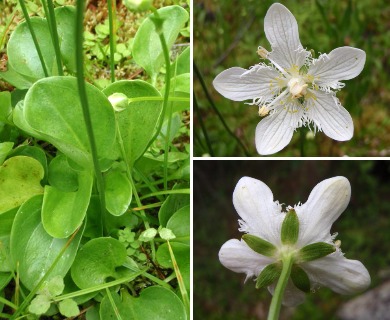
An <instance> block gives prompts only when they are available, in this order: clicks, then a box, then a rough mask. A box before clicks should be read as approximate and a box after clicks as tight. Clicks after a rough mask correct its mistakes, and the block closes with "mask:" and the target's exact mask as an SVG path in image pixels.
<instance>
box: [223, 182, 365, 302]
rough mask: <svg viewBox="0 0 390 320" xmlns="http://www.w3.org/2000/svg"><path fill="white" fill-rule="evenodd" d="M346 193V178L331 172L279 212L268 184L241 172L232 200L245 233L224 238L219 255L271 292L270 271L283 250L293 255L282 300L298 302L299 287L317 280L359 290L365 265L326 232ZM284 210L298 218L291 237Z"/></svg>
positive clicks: (348, 290)
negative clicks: (286, 229)
mask: <svg viewBox="0 0 390 320" xmlns="http://www.w3.org/2000/svg"><path fill="white" fill-rule="evenodd" d="M350 196H351V186H350V184H349V181H348V180H347V179H346V178H344V177H334V178H330V179H327V180H324V181H322V182H320V183H319V184H318V185H317V186H316V187H315V188H314V189H313V190H312V192H311V193H310V196H309V198H308V200H307V201H306V203H304V204H298V205H296V206H295V207H294V208H292V207H288V208H287V209H288V211H287V213H284V212H282V208H281V205H280V204H279V202H278V201H274V200H273V194H272V191H271V190H270V189H269V188H268V186H267V185H265V184H264V183H263V182H261V181H259V180H256V179H253V178H249V177H243V178H241V179H240V181H239V182H238V184H237V186H236V188H235V190H234V193H233V204H234V207H235V208H236V210H237V212H238V214H239V215H240V217H241V218H242V220H239V224H240V229H239V230H240V231H242V232H245V233H246V234H245V235H244V236H243V238H242V239H241V240H237V239H232V240H229V241H227V242H226V243H225V244H224V245H223V246H222V248H221V250H220V251H219V260H220V261H221V263H222V264H223V265H224V266H225V267H226V268H228V269H230V270H232V271H234V272H241V273H246V275H247V279H248V278H251V277H253V276H255V277H257V285H259V287H263V286H268V290H269V291H270V292H271V293H272V294H273V292H274V290H275V286H276V282H277V277H274V278H272V272H274V271H275V270H277V266H278V265H279V266H280V264H281V261H282V259H283V256H285V255H286V254H290V255H292V256H293V263H294V265H293V268H292V273H291V277H290V278H289V280H288V283H287V287H286V290H285V292H284V298H283V304H284V305H287V306H293V305H297V304H299V303H302V302H303V301H304V298H305V293H304V292H303V291H305V292H309V291H310V290H317V289H318V288H319V287H320V286H326V287H329V288H331V289H332V290H333V291H335V292H337V293H340V294H353V293H356V292H359V291H362V290H364V289H366V288H367V287H368V286H369V285H370V282H371V279H370V275H369V273H368V271H367V269H366V268H365V267H364V265H363V264H362V263H361V262H360V261H357V260H349V259H347V258H345V257H344V254H343V253H342V252H341V249H340V241H339V240H337V241H336V242H334V238H335V236H336V235H337V234H334V235H331V234H330V228H331V226H332V224H333V222H334V221H335V220H336V219H337V218H338V217H339V216H340V214H341V213H342V212H343V211H344V210H345V208H346V207H347V205H348V203H349V200H350ZM288 214H291V217H295V218H296V219H297V221H298V223H297V224H298V226H299V227H298V229H297V230H296V231H297V232H296V239H295V240H294V241H292V242H290V243H286V238H284V239H283V232H284V230H283V228H284V227H285V224H286V223H285V222H286V217H287V215H288ZM256 245H257V246H258V248H256ZM259 248H260V249H261V250H260V251H263V252H264V255H263V254H260V253H259V252H258V251H259V250H257V249H259ZM272 266H273V268H270V267H272ZM267 270H268V271H270V272H268V274H267V272H265V271H267ZM294 272H295V279H294ZM264 274H265V275H264ZM263 275H264V277H265V278H264V277H263ZM270 279H271V281H269V280H270ZM305 279H306V283H305ZM267 281H268V282H267ZM257 285H256V286H257ZM305 288H306V289H305Z"/></svg>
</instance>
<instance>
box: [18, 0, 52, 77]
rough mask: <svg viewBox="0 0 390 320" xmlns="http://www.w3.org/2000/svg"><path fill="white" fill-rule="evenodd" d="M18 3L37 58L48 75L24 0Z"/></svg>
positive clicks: (46, 75)
mask: <svg viewBox="0 0 390 320" xmlns="http://www.w3.org/2000/svg"><path fill="white" fill-rule="evenodd" d="M19 3H20V7H21V8H22V11H23V16H24V18H25V19H26V23H27V26H28V29H29V30H30V33H31V37H32V39H33V42H34V45H35V49H37V53H38V57H39V60H40V61H41V65H42V69H43V73H44V74H45V77H48V76H49V73H48V72H47V68H46V64H45V60H44V59H43V55H42V51H41V48H40V47H39V44H38V40H37V36H36V35H35V31H34V28H33V26H32V24H31V20H30V17H29V15H28V12H27V8H26V5H25V3H24V0H19Z"/></svg>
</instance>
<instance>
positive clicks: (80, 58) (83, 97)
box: [76, 0, 106, 234]
mask: <svg viewBox="0 0 390 320" xmlns="http://www.w3.org/2000/svg"><path fill="white" fill-rule="evenodd" d="M84 8H85V0H77V18H76V70H77V85H78V89H79V97H80V102H81V107H82V110H83V116H84V122H85V127H86V130H87V135H88V139H89V144H90V147H91V155H92V161H93V167H94V171H95V176H96V183H97V188H98V192H99V198H100V211H101V219H100V223H101V226H100V233H101V234H103V225H104V216H105V212H106V200H105V194H104V192H105V188H104V180H103V176H102V173H101V170H100V164H99V160H98V154H97V146H96V141H95V135H94V132H93V128H92V120H91V114H90V111H89V104H88V98H87V91H86V88H85V81H84V52H83V41H84V36H83V21H84Z"/></svg>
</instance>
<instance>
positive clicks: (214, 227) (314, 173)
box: [193, 160, 390, 320]
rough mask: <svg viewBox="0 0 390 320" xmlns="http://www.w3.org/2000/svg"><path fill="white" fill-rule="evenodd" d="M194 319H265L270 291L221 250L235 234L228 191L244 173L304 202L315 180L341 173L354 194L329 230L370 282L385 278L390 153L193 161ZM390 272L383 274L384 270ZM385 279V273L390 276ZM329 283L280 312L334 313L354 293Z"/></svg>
mask: <svg viewBox="0 0 390 320" xmlns="http://www.w3.org/2000/svg"><path fill="white" fill-rule="evenodd" d="M193 170H194V171H193V172H194V214H193V217H194V227H193V230H194V282H193V283H194V319H226V320H229V319H232V320H233V319H234V320H237V319H266V315H267V312H268V307H269V304H270V301H271V295H270V294H269V293H268V290H267V289H260V290H256V289H255V283H254V282H253V281H252V280H248V281H247V283H246V284H244V279H245V275H244V274H239V273H234V272H233V271H230V270H228V269H226V268H224V267H223V266H222V265H221V264H220V262H219V259H218V251H219V249H220V247H221V246H222V244H223V243H224V242H226V241H227V240H229V239H232V238H237V239H240V238H241V236H242V233H240V232H239V231H238V222H237V220H238V218H239V216H238V214H237V213H236V211H235V209H234V207H233V204H232V194H233V190H234V188H235V186H236V183H237V182H238V180H239V179H240V178H241V177H243V176H249V177H253V178H256V179H259V180H261V181H263V182H264V183H266V184H267V185H268V186H269V187H270V188H271V190H272V192H273V194H274V200H279V202H280V203H284V204H286V205H294V204H296V203H298V202H299V201H301V202H302V203H303V202H305V201H306V200H307V198H308V196H309V194H310V191H311V190H312V189H313V188H314V187H315V185H316V184H317V183H319V182H320V181H322V180H324V179H327V178H330V177H334V176H338V175H342V176H345V177H346V178H348V180H349V181H350V183H351V187H352V197H351V202H350V204H349V205H348V207H347V209H346V210H345V211H344V212H343V214H342V215H341V216H340V218H339V219H338V220H337V221H336V222H335V223H334V224H333V227H332V229H331V232H332V233H333V232H338V233H339V235H338V237H337V239H339V240H341V242H342V244H341V248H342V250H343V252H344V253H345V256H346V258H349V259H356V260H360V261H361V262H362V263H363V264H364V265H365V266H366V267H367V269H368V271H369V272H370V275H371V279H372V283H371V288H374V287H376V286H378V285H380V284H381V283H383V282H384V281H385V280H386V274H389V270H390V269H389V268H390V250H389V248H390V233H389V230H390V219H389V214H390V200H389V199H390V183H389V178H390V161H357V160H333V161H325V160H324V161H319V160H316V161H299V160H295V161H291V160H289V161H282V160H277V161H276V160H274V161H265V160H257V161H256V160H246V161H239V160H224V161H220V160H205V161H203V160H196V161H194V169H193ZM387 277H388V276H387ZM387 280H389V279H387ZM352 298H353V297H350V296H341V295H339V294H336V293H334V292H332V291H331V290H330V289H328V288H321V289H320V290H318V291H317V292H316V293H311V294H309V295H307V296H306V301H305V303H303V304H302V305H300V306H298V307H297V308H284V307H283V308H282V314H281V318H280V319H293V320H294V319H311V320H313V319H314V320H315V319H318V320H319V319H338V317H337V316H336V313H337V310H338V309H339V308H340V306H341V305H342V304H343V303H344V302H346V301H348V300H350V299H352Z"/></svg>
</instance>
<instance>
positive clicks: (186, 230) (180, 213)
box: [167, 205, 190, 244]
mask: <svg viewBox="0 0 390 320" xmlns="http://www.w3.org/2000/svg"><path fill="white" fill-rule="evenodd" d="M167 228H168V229H171V230H172V232H173V233H174V234H175V236H176V238H175V239H173V240H172V241H180V242H183V243H187V244H189V241H190V206H189V205H188V206H185V207H182V208H180V209H179V210H177V211H176V212H175V213H174V214H173V215H172V217H171V218H170V219H169V221H168V223H167Z"/></svg>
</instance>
